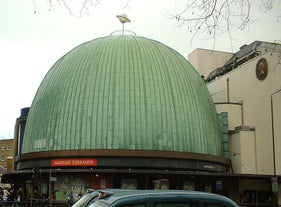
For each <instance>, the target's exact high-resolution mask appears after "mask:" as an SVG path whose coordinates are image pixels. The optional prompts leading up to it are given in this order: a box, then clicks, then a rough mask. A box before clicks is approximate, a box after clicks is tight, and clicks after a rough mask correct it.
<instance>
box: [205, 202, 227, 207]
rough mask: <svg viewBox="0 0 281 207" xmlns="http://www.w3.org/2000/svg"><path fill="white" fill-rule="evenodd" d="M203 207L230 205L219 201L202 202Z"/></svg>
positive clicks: (225, 206)
mask: <svg viewBox="0 0 281 207" xmlns="http://www.w3.org/2000/svg"><path fill="white" fill-rule="evenodd" d="M204 207H231V205H227V204H226V203H219V202H206V203H204Z"/></svg>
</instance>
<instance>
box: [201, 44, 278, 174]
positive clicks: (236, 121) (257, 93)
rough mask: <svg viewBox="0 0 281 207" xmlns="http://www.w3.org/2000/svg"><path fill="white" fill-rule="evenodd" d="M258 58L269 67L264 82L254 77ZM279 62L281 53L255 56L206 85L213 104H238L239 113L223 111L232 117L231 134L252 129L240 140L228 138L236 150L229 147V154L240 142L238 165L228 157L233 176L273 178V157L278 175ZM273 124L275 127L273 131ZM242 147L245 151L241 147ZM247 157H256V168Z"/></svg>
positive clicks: (274, 51)
mask: <svg viewBox="0 0 281 207" xmlns="http://www.w3.org/2000/svg"><path fill="white" fill-rule="evenodd" d="M260 58H265V59H266V60H267V63H268V75H267V77H266V78H265V79H264V80H259V79H257V77H256V64H257V62H258V60H259V59H260ZM280 59H281V55H280V50H273V51H270V50H268V51H267V52H266V53H265V54H263V55H260V56H257V57H255V58H253V59H251V60H249V61H248V62H246V63H244V64H242V65H240V66H239V67H238V68H236V69H233V70H232V71H230V72H229V73H227V74H225V75H223V76H221V77H217V78H216V79H215V80H213V81H212V82H209V83H207V86H208V88H209V91H210V93H211V95H212V98H213V100H214V102H215V103H218V102H226V103H237V104H238V103H239V104H241V112H239V109H237V110H233V109H229V110H228V109H226V110H227V111H228V112H229V117H231V118H230V119H229V120H230V130H235V128H236V127H238V128H239V125H243V126H247V127H248V128H254V133H253V132H251V133H246V134H245V133H244V132H242V133H241V132H240V135H239V136H238V135H231V137H230V139H231V140H232V143H235V146H231V145H230V146H231V147H232V148H233V149H232V150H234V149H235V150H238V148H239V145H238V144H237V145H236V142H241V143H240V149H239V150H238V151H240V152H241V158H240V161H238V158H237V157H231V159H232V161H233V164H234V165H235V166H234V169H235V170H236V171H235V173H244V172H247V173H250V174H274V162H273V160H274V157H275V167H276V173H277V174H281V147H280V146H281V129H280V126H281V91H280V90H281V81H280V79H281V60H280ZM271 99H272V103H273V104H272V105H271ZM216 106H217V109H218V111H222V109H220V107H221V106H220V105H219V104H217V105H216ZM225 108H226V107H225ZM272 112H273V113H272ZM238 114H240V115H238ZM272 115H273V118H272ZM272 124H273V125H274V126H273V130H272ZM235 125H237V126H235ZM238 130H239V129H238ZM273 132H274V133H273ZM235 139H238V140H235ZM244 139H245V140H244ZM246 140H247V141H246ZM249 140H250V141H249ZM273 140H274V143H273ZM245 144H246V145H247V147H243V146H244V145H245ZM235 150H234V151H235ZM274 150H275V154H274V153H273V151H274ZM273 154H274V156H273ZM248 156H255V158H254V159H255V160H256V166H254V165H252V164H250V163H249V162H250V161H251V160H252V159H253V158H249V157H248ZM245 163H248V164H247V165H248V166H245Z"/></svg>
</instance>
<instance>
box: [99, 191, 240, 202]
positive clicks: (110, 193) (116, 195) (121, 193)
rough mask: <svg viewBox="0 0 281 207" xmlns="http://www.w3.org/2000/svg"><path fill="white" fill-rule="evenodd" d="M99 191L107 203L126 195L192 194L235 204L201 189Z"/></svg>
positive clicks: (126, 196)
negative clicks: (103, 194)
mask: <svg viewBox="0 0 281 207" xmlns="http://www.w3.org/2000/svg"><path fill="white" fill-rule="evenodd" d="M100 192H101V193H105V194H107V196H105V197H104V198H101V199H99V200H103V201H105V202H107V203H109V204H111V203H114V202H115V201H117V200H119V199H122V198H128V197H136V196H152V195H160V196H161V195H162V196H168V195H186V196H189V195H193V196H195V197H200V198H205V199H210V200H211V199H218V200H221V201H224V202H231V203H232V204H234V205H236V203H235V202H234V201H232V200H231V199H229V198H227V197H224V196H221V195H218V194H213V193H207V192H201V191H188V190H130V189H107V190H100Z"/></svg>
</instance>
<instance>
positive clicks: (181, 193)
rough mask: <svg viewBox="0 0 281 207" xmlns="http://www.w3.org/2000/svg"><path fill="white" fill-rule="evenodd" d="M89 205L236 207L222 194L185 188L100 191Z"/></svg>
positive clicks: (92, 206) (90, 206)
mask: <svg viewBox="0 0 281 207" xmlns="http://www.w3.org/2000/svg"><path fill="white" fill-rule="evenodd" d="M89 207H238V205H237V204H236V203H235V202H234V201H232V200H231V199H230V198H227V197H225V196H222V195H218V194H212V193H206V192H199V191H185V190H126V191H122V190H119V191H110V190H106V191H102V190H101V191H100V192H99V196H98V197H97V199H96V201H95V202H93V203H91V205H89Z"/></svg>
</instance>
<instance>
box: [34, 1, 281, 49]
mask: <svg viewBox="0 0 281 207" xmlns="http://www.w3.org/2000/svg"><path fill="white" fill-rule="evenodd" d="M174 1H175V8H172V9H171V10H170V12H169V14H168V18H170V19H171V20H176V22H177V25H178V26H179V27H186V28H187V30H188V31H189V32H190V33H191V34H192V35H191V38H190V42H191V43H192V41H193V39H194V38H195V37H198V34H199V33H200V34H203V35H204V36H205V37H206V36H207V39H209V40H213V45H215V43H216V39H217V37H218V36H220V35H221V34H227V35H228V37H229V39H230V44H231V48H233V46H232V42H233V35H232V33H233V32H234V31H236V30H244V29H245V28H246V26H248V25H249V24H251V23H254V22H255V20H253V19H251V8H252V5H253V4H254V3H255V4H259V8H260V11H261V12H264V13H266V12H268V11H270V10H271V9H272V8H273V6H274V3H275V0H259V1H255V2H254V1H251V0H174ZM101 2H102V0H75V1H71V0H48V4H49V8H50V9H51V8H52V7H54V6H55V5H59V6H63V7H65V8H66V9H67V10H68V11H69V13H70V14H71V15H72V16H76V17H81V16H83V15H85V14H89V10H90V8H91V7H93V6H96V5H98V4H100V3H101ZM130 2H131V0H127V2H126V4H125V5H123V6H124V8H126V7H129V4H130ZM277 4H279V5H280V4H281V3H280V1H279V3H277ZM35 11H36V5H35ZM276 18H277V21H279V18H281V15H280V16H278V17H276Z"/></svg>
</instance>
